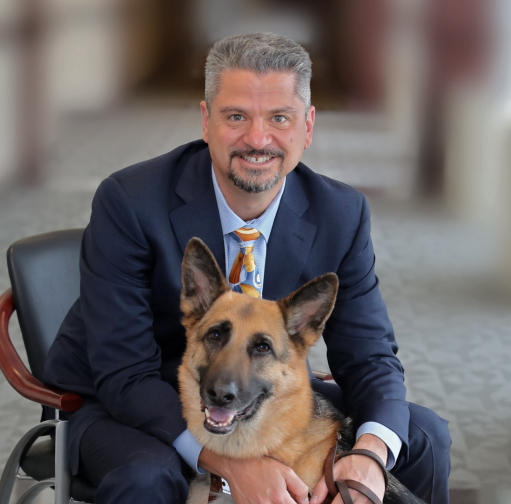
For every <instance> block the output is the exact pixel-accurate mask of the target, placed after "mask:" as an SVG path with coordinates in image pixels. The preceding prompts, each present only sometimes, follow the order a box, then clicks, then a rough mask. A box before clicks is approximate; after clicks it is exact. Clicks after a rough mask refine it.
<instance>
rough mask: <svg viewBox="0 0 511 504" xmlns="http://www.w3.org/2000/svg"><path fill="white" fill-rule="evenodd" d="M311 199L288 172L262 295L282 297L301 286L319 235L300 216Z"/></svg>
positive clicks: (269, 242)
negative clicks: (312, 248)
mask: <svg viewBox="0 0 511 504" xmlns="http://www.w3.org/2000/svg"><path fill="white" fill-rule="evenodd" d="M308 207H309V201H308V199H307V196H306V195H305V192H304V191H303V188H302V186H301V183H300V180H299V178H298V176H297V174H296V173H295V172H294V171H292V172H291V173H290V174H288V175H287V179H286V188H285V190H284V194H283V195H282V200H281V201H280V205H279V210H278V212H277V215H276V216H275V221H274V223H273V227H272V231H271V235H270V240H269V241H268V247H267V251H266V265H265V272H264V287H263V298H264V299H270V300H276V299H281V298H283V297H285V296H287V295H288V294H290V293H291V292H292V291H293V290H295V289H297V288H298V287H299V285H298V281H299V279H300V275H301V273H302V271H303V268H304V266H305V263H306V261H307V258H308V257H309V253H310V250H311V247H312V243H313V241H314V237H315V235H316V229H317V228H316V226H315V225H314V224H311V223H309V222H306V221H305V220H303V219H302V218H301V216H302V215H303V214H304V212H305V211H306V210H307V208H308Z"/></svg>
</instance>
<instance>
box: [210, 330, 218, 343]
mask: <svg viewBox="0 0 511 504" xmlns="http://www.w3.org/2000/svg"><path fill="white" fill-rule="evenodd" d="M208 337H209V339H212V340H213V341H218V340H219V339H220V333H219V332H218V331H211V332H210V333H209V334H208Z"/></svg>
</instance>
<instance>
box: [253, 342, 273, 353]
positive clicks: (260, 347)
mask: <svg viewBox="0 0 511 504" xmlns="http://www.w3.org/2000/svg"><path fill="white" fill-rule="evenodd" d="M256 350H257V351H258V352H260V353H266V352H269V351H270V345H268V344H267V343H259V345H257V347H256Z"/></svg>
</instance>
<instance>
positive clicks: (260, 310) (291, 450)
mask: <svg viewBox="0 0 511 504" xmlns="http://www.w3.org/2000/svg"><path fill="white" fill-rule="evenodd" d="M195 246H198V245H197V244H195ZM187 251H188V252H190V251H189V249H187ZM190 255H191V253H190V254H188V256H185V260H184V267H186V265H187V260H189V256H190ZM328 280H329V281H330V282H331V283H332V285H333V288H334V289H336V287H337V279H336V278H335V275H331V276H330V277H329V279H328ZM185 282H186V279H185V280H184V283H185ZM219 291H220V292H221V293H220V296H219V297H217V298H216V299H215V300H214V301H213V302H212V304H211V306H210V307H209V309H207V311H206V312H205V313H204V315H203V316H201V317H200V318H198V317H197V316H195V315H194V301H191V300H190V296H187V295H186V294H184V295H183V297H182V311H183V313H184V315H185V317H184V320H183V323H184V325H185V327H186V330H187V349H186V352H185V354H184V357H183V363H182V365H181V367H180V369H179V384H180V393H181V400H182V404H183V414H184V417H185V419H186V421H187V425H188V429H189V430H190V432H191V433H192V434H193V435H194V436H195V438H196V439H197V441H198V442H199V443H200V444H202V445H203V446H207V447H208V448H209V449H210V450H212V451H213V452H215V453H217V454H219V455H225V456H228V457H232V458H251V457H260V456H263V455H268V456H271V457H274V458H276V459H277V460H279V461H281V462H282V463H284V464H286V465H287V466H289V467H291V468H292V469H294V471H295V472H296V473H297V475H298V476H299V477H300V478H301V479H302V480H303V481H304V482H305V483H306V484H307V485H308V486H309V487H310V488H313V487H314V485H315V484H316V482H317V481H318V480H319V479H320V478H321V476H322V469H323V463H324V460H325V457H326V455H327V453H328V451H329V449H330V448H331V446H332V445H333V444H335V438H336V432H337V430H338V429H339V428H340V427H341V426H340V423H339V422H336V421H334V420H333V419H332V417H331V416H330V415H326V416H325V417H324V418H321V417H318V416H315V415H314V411H315V407H314V403H313V401H314V400H313V396H312V390H311V387H310V377H309V373H308V369H307V364H306V356H307V352H308V349H309V347H310V346H311V345H313V344H314V343H315V342H316V340H317V339H318V337H319V336H320V334H321V329H322V324H320V325H319V326H318V327H317V328H316V329H313V328H310V327H308V326H306V327H293V324H295V325H296V324H300V321H299V319H300V317H301V318H303V316H302V315H303V314H295V313H291V311H288V312H287V316H288V319H287V320H285V319H284V315H285V314H286V308H285V304H286V300H284V301H282V302H280V304H278V303H277V302H272V301H265V300H257V299H254V298H251V297H249V296H246V295H244V294H239V293H235V292H232V291H230V290H229V289H228V288H227V286H226V285H225V286H222V287H220V289H219ZM329 295H330V299H328V300H326V301H325V300H324V299H322V300H321V301H322V302H323V303H325V302H326V303H327V304H328V305H329V306H328V309H327V311H326V312H325V315H324V316H323V318H324V320H326V318H327V317H328V315H329V313H330V311H331V308H332V306H333V302H334V299H335V294H333V295H332V294H330V293H329ZM286 299H287V300H289V299H290V298H286ZM316 304H317V303H315V302H314V301H311V303H310V306H308V307H305V306H304V307H303V309H304V310H307V309H309V310H314V309H317V306H316ZM297 315H298V316H297ZM293 317H294V319H293ZM223 320H229V321H230V322H231V323H232V326H233V328H232V338H231V340H230V341H229V343H228V345H227V346H226V347H225V348H223V349H222V352H223V353H222V355H216V356H215V358H217V359H226V362H228V361H230V362H231V364H232V365H235V366H240V368H241V369H247V370H248V369H250V368H251V364H250V362H249V359H250V357H249V355H248V353H247V351H246V345H247V337H248V336H250V335H251V334H254V333H256V332H260V333H264V334H267V335H270V336H271V339H272V341H273V343H274V351H275V354H276V358H272V359H268V362H266V363H264V365H263V366H262V367H263V368H264V369H260V370H258V372H262V373H264V376H265V378H266V379H267V380H268V381H270V382H271V383H272V385H273V389H272V394H271V396H270V397H269V398H268V399H266V400H265V401H263V404H262V405H261V407H260V408H259V411H258V412H257V414H256V417H255V418H254V419H252V420H251V421H250V422H249V423H248V424H247V425H244V422H239V424H238V425H237V426H236V427H235V429H234V431H233V432H232V433H231V434H229V435H227V436H222V435H217V434H213V433H211V432H209V431H208V430H206V429H205V428H204V413H203V412H202V411H201V397H200V392H199V371H198V369H199V368H200V366H204V365H206V364H207V363H208V361H209V359H210V356H208V355H207V352H206V348H205V346H204V345H203V344H202V336H203V334H204V331H206V330H207V328H208V327H211V326H213V325H215V323H218V322H220V321H223ZM323 323H324V321H323ZM290 328H291V331H297V332H300V335H299V338H298V336H297V340H296V341H293V339H292V338H291V337H290ZM233 361H234V362H233ZM252 367H253V366H252ZM277 419H278V421H277Z"/></svg>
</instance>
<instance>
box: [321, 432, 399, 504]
mask: <svg viewBox="0 0 511 504" xmlns="http://www.w3.org/2000/svg"><path fill="white" fill-rule="evenodd" d="M338 443H339V440H337V443H336V444H335V445H334V446H332V448H331V449H330V451H329V452H328V455H327V457H326V459H325V481H326V486H327V488H328V493H329V494H328V495H327V498H326V499H325V501H324V502H323V504H330V502H332V500H333V498H334V497H335V496H336V495H337V494H338V493H340V494H341V500H342V502H343V504H353V499H352V498H351V495H350V491H349V489H350V488H351V489H352V490H356V491H357V492H360V493H361V494H363V495H365V496H366V497H367V498H368V499H369V500H370V501H371V502H372V503H373V504H382V502H381V500H380V499H379V498H378V496H377V495H376V494H375V493H374V492H373V491H372V490H371V489H370V488H368V487H367V486H366V485H364V484H362V483H360V482H359V481H354V480H338V481H335V477H334V463H335V462H336V453H337V446H338ZM348 455H364V456H366V457H369V458H372V459H373V460H374V461H375V462H377V463H378V465H379V466H380V468H381V470H382V473H383V477H384V478H385V489H387V485H388V484H389V480H388V477H387V471H386V469H385V465H384V464H383V461H382V460H381V458H380V457H378V455H376V453H374V452H372V451H371V450H351V451H348V452H343V453H341V454H340V455H339V456H337V460H340V459H342V458H343V457H347V456H348Z"/></svg>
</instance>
